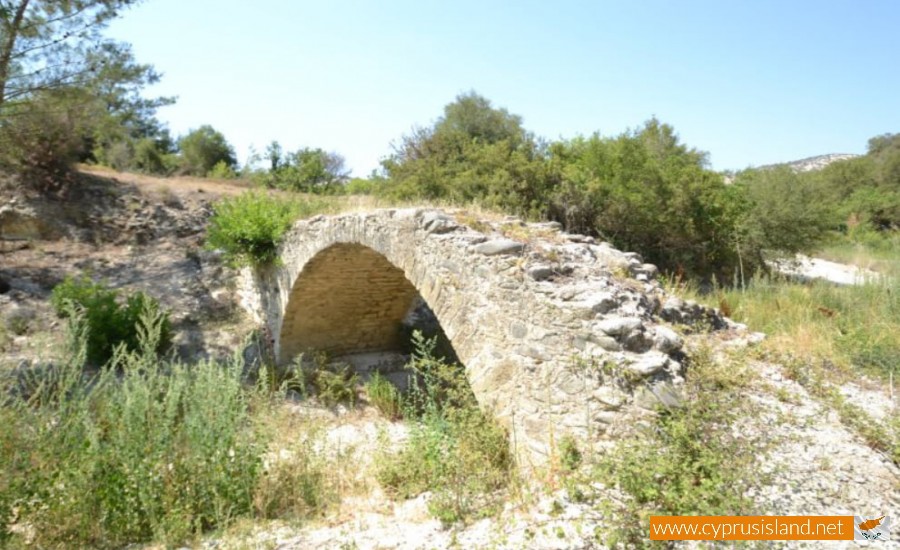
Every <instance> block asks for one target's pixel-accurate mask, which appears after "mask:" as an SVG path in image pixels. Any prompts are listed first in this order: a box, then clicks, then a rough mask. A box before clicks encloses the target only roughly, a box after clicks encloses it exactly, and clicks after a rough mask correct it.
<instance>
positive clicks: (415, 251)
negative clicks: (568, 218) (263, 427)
mask: <svg viewBox="0 0 900 550" xmlns="http://www.w3.org/2000/svg"><path fill="white" fill-rule="evenodd" d="M506 223H512V224H514V225H513V227H514V228H515V233H516V234H517V235H520V236H522V237H524V238H522V239H521V240H518V241H514V240H510V239H508V238H504V237H503V236H502V235H501V234H500V231H501V230H502V225H501V223H487V222H481V223H480V225H479V229H481V230H475V229H472V228H470V227H467V226H465V225H463V224H460V223H458V222H457V221H456V220H455V219H454V218H453V217H451V216H450V215H448V214H447V213H445V212H442V211H437V210H425V209H391V210H378V211H373V212H361V213H351V214H341V215H336V216H317V217H314V218H311V219H308V220H302V221H299V222H297V223H296V224H295V225H294V227H293V228H292V229H291V231H289V232H288V233H287V234H286V235H285V238H284V241H283V244H282V245H281V247H280V250H279V258H280V261H279V263H278V265H275V266H271V267H268V268H265V269H261V270H250V269H246V270H244V271H243V273H242V282H241V290H240V292H241V294H242V297H241V301H242V304H243V305H244V307H245V308H246V309H248V310H249V311H251V312H252V313H253V314H255V315H256V317H257V318H258V320H259V321H261V322H262V323H264V325H265V326H266V327H267V329H268V333H269V336H270V338H271V343H272V344H273V347H274V353H275V356H276V359H277V360H278V361H280V362H286V361H289V360H290V359H291V358H292V356H293V355H294V354H296V353H298V352H300V351H303V348H305V347H309V348H316V349H323V350H326V351H332V352H337V353H352V352H357V351H365V350H377V349H379V348H389V347H392V346H395V345H396V344H397V340H396V338H397V336H398V332H397V324H398V323H399V321H400V320H401V319H402V316H403V315H405V314H406V312H407V311H408V309H409V305H410V303H411V302H412V300H413V299H414V298H415V297H416V295H420V296H421V297H422V299H424V300H425V302H426V303H427V304H428V305H429V306H430V307H431V310H432V311H433V312H434V314H435V316H436V317H437V319H438V322H439V323H440V325H441V328H442V329H443V331H444V333H445V335H446V336H447V338H448V339H449V341H450V342H451V344H452V347H453V350H454V351H455V353H456V355H457V356H458V358H459V359H460V360H461V362H462V363H463V364H464V365H465V368H466V375H467V378H468V379H469V383H470V385H471V387H472V390H473V392H474V393H475V396H476V398H477V399H478V401H479V403H480V404H481V405H482V406H484V407H488V408H490V409H491V410H492V412H493V413H494V415H495V416H496V417H497V418H498V419H499V420H500V421H501V422H502V423H503V424H505V425H506V427H507V428H508V429H509V430H510V435H511V440H512V444H513V447H514V452H515V453H516V454H517V455H518V456H519V458H520V459H524V460H525V463H526V464H539V463H541V462H543V461H544V460H546V458H547V457H548V456H549V455H550V454H551V453H552V448H553V442H554V440H557V441H558V438H559V437H560V436H561V435H563V434H566V433H568V434H572V435H575V436H576V437H583V438H585V439H588V440H590V441H597V440H602V439H609V438H611V437H616V436H617V435H618V434H621V433H627V432H628V431H629V429H630V427H631V426H632V425H633V424H634V423H635V422H637V421H638V420H639V419H640V418H641V417H643V416H646V415H648V414H653V413H652V412H651V411H653V410H654V409H655V407H656V406H658V404H659V402H660V401H662V402H663V403H665V404H666V405H667V406H671V405H672V403H674V402H676V401H677V391H676V389H675V388H676V387H677V384H678V382H679V380H680V379H681V365H680V364H679V362H678V357H680V349H681V347H682V344H681V341H680V337H679V336H678V335H677V334H675V333H674V332H673V331H672V330H671V329H668V328H666V327H664V326H659V323H660V320H659V317H658V316H661V317H664V318H666V319H670V320H677V322H679V323H687V322H691V319H695V318H700V317H702V318H704V319H706V320H707V321H710V320H711V321H713V324H716V323H721V322H722V321H721V318H720V317H718V316H717V315H716V314H715V312H711V311H710V310H706V309H704V308H701V307H699V306H697V305H696V304H685V303H683V302H681V301H680V300H675V299H672V298H671V297H668V296H666V295H665V293H664V291H663V290H662V289H661V288H660V285H659V284H657V283H656V282H655V281H654V280H653V276H654V274H655V268H654V267H653V266H650V265H648V264H642V263H641V260H640V258H639V257H638V256H637V255H636V254H631V253H623V252H620V251H618V250H615V249H613V248H612V247H611V246H610V245H608V244H607V243H596V242H594V241H593V240H592V239H590V238H588V237H583V236H578V235H566V234H563V233H561V232H559V228H558V227H554V226H552V225H548V224H533V225H527V224H524V223H521V222H518V221H512V222H506ZM523 241H527V242H523ZM623 273H625V274H630V276H631V277H630V278H627V279H622V278H621V277H622V274H623ZM617 373H619V374H617ZM623 380H625V381H627V383H625V384H623V383H622V381H623Z"/></svg>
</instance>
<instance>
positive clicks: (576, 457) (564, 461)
mask: <svg viewBox="0 0 900 550" xmlns="http://www.w3.org/2000/svg"><path fill="white" fill-rule="evenodd" d="M558 450H559V464H560V466H562V468H563V470H565V471H567V472H574V471H575V470H577V469H578V467H579V466H581V462H582V459H583V458H584V457H583V456H582V454H581V449H579V448H578V442H577V441H575V438H574V437H572V436H571V435H566V436H565V437H563V438H562V439H561V440H560V441H559V449H558Z"/></svg>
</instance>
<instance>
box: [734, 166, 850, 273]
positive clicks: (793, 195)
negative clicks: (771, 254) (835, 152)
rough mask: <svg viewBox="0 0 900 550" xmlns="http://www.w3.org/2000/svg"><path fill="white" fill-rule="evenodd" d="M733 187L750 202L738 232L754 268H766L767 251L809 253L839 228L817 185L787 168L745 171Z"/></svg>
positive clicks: (743, 249)
mask: <svg viewBox="0 0 900 550" xmlns="http://www.w3.org/2000/svg"><path fill="white" fill-rule="evenodd" d="M733 185H734V186H735V187H737V188H739V189H740V191H741V192H743V193H744V196H745V198H746V200H747V206H746V208H745V210H744V212H742V214H741V216H740V223H739V228H738V229H739V232H740V244H741V246H742V252H743V253H744V254H746V255H747V256H748V257H749V258H750V259H751V260H753V262H752V263H751V264H749V265H751V267H753V268H755V267H760V266H761V265H762V252H763V250H765V249H768V250H778V251H782V252H789V253H794V252H798V251H802V250H809V249H810V248H812V247H813V246H815V245H816V244H818V243H820V242H821V241H822V240H823V238H824V237H825V236H826V234H827V231H828V230H829V229H831V228H833V227H836V226H837V222H838V220H837V218H836V217H835V216H834V214H833V209H832V205H830V204H828V203H826V202H824V201H823V200H822V198H821V191H820V189H819V188H818V186H817V185H815V182H814V181H813V180H812V179H810V178H809V177H806V176H805V175H804V174H800V173H797V172H794V171H793V170H791V169H790V168H788V167H786V166H785V167H775V168H768V169H765V170H747V171H744V172H742V173H740V174H738V175H737V177H736V178H735V181H734V184H733Z"/></svg>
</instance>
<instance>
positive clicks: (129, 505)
mask: <svg viewBox="0 0 900 550" xmlns="http://www.w3.org/2000/svg"><path fill="white" fill-rule="evenodd" d="M140 324H141V326H144V327H145V330H144V331H143V332H142V336H141V338H140V342H139V345H138V347H137V349H135V350H131V351H126V352H123V353H118V354H116V355H115V357H114V359H113V360H112V361H111V362H110V363H109V364H107V365H106V366H104V367H103V368H102V369H101V371H100V373H99V374H98V375H96V376H95V377H94V378H93V379H92V380H90V381H87V380H85V379H84V378H83V376H82V367H83V362H84V355H85V348H86V347H87V345H88V339H87V333H88V332H89V330H88V328H87V322H86V319H83V318H82V317H80V316H76V317H75V318H73V319H72V321H71V326H72V327H73V334H74V338H73V341H74V342H75V343H76V344H77V345H76V346H74V347H73V348H72V350H71V353H70V355H69V357H68V358H67V359H66V360H64V361H61V362H60V363H58V364H57V365H56V369H55V371H54V373H55V375H54V376H53V377H52V383H50V382H51V381H50V380H49V379H48V380H47V381H45V383H43V384H41V385H40V386H39V388H38V391H37V392H36V393H35V394H34V395H33V396H32V397H31V398H30V400H29V402H27V403H26V402H23V401H19V400H10V401H7V402H4V403H0V421H2V422H0V463H2V464H3V468H0V540H2V537H4V536H5V537H6V538H7V539H8V542H11V543H12V546H13V547H20V546H21V545H23V544H24V540H22V539H20V538H19V539H17V538H15V537H20V536H22V535H13V534H11V533H9V532H8V531H9V529H8V528H9V527H10V521H13V522H15V523H16V524H17V525H20V526H26V525H27V526H29V530H30V531H31V532H32V533H33V537H34V540H33V542H31V543H30V544H32V545H33V546H35V547H41V548H62V547H68V548H88V547H89V548H121V547H124V546H126V545H128V544H131V543H140V542H146V541H150V540H155V541H157V542H161V543H164V544H166V545H167V546H174V545H177V544H178V543H181V542H184V541H185V540H186V539H189V538H191V537H193V536H194V535H195V534H198V533H200V532H202V531H206V530H209V529H214V528H217V527H221V526H224V525H226V524H227V523H228V522H229V521H230V520H231V519H233V518H235V517H238V516H241V515H247V514H250V513H252V510H253V501H254V491H255V488H256V487H257V484H258V481H259V477H260V473H261V466H262V456H263V452H264V451H265V449H266V446H267V440H266V438H265V435H266V433H265V431H259V430H255V429H254V425H255V423H254V420H253V417H252V416H251V412H253V413H254V414H258V415H259V416H260V417H261V418H265V417H267V416H268V415H270V413H271V411H270V410H269V409H268V408H267V407H268V405H267V404H268V403H272V401H270V400H268V399H267V398H266V397H265V396H264V395H262V394H260V393H258V392H255V391H254V390H252V389H250V390H246V389H244V388H243V387H242V383H241V373H242V365H241V364H240V362H239V361H238V360H234V361H232V362H229V363H226V364H224V365H222V364H216V363H213V362H200V363H197V364H192V365H185V364H182V363H178V362H171V363H169V362H162V361H160V360H159V359H158V358H157V356H156V354H155V353H153V351H152V350H154V349H156V348H158V346H159V341H160V337H161V334H162V332H163V330H164V329H163V324H164V319H163V316H162V315H161V314H159V313H158V312H157V313H156V314H155V315H154V314H151V313H146V314H145V316H144V317H142V318H141V322H140ZM4 391H5V389H4ZM12 510H15V515H14V516H13V512H12ZM9 539H11V540H9ZM16 543H18V544H16Z"/></svg>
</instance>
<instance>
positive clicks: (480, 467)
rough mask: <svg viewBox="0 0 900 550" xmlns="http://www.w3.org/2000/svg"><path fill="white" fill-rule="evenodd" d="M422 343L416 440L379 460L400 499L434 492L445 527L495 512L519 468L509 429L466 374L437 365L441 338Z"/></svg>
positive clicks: (380, 474) (409, 406) (433, 503)
mask: <svg viewBox="0 0 900 550" xmlns="http://www.w3.org/2000/svg"><path fill="white" fill-rule="evenodd" d="M415 338H416V342H415V343H416V349H417V351H416V354H415V355H414V357H413V359H412V360H411V362H410V365H409V367H410V368H411V369H412V370H413V371H414V372H416V373H417V375H418V377H419V378H420V380H421V384H414V385H413V386H412V387H411V389H410V392H409V396H408V398H407V399H406V400H405V403H404V416H405V417H406V418H409V419H412V420H413V425H412V429H411V433H410V437H409V439H408V441H407V443H406V444H405V446H404V447H403V448H402V449H400V450H399V451H397V452H394V453H391V452H387V453H384V454H383V455H381V456H379V457H378V459H377V471H376V477H377V479H378V481H379V482H380V483H381V484H382V485H383V486H384V487H385V488H386V489H388V490H389V491H390V492H391V493H393V494H394V495H395V496H398V497H400V498H409V497H413V496H415V495H417V494H420V493H422V492H424V491H432V493H433V494H432V498H431V500H429V503H428V509H429V511H430V513H431V514H432V515H433V516H434V517H436V518H438V519H440V520H441V521H442V522H445V523H452V522H456V521H461V520H465V519H469V518H473V517H482V516H485V515H488V514H491V513H494V512H496V511H497V510H498V508H499V505H500V503H501V501H502V493H503V489H505V488H506V487H507V485H508V483H509V480H510V478H511V472H512V468H513V460H512V456H511V454H510V451H509V439H508V437H507V434H506V431H505V430H503V429H502V428H501V427H499V426H498V425H497V424H496V423H495V422H494V421H493V419H492V418H491V417H490V416H489V415H487V414H485V413H484V412H482V411H481V410H480V409H479V408H478V403H477V401H476V400H475V396H474V395H473V394H472V390H471V389H470V388H469V385H468V382H467V381H466V378H465V372H464V371H463V369H462V368H461V367H460V366H458V365H449V364H447V363H446V362H444V361H443V360H440V359H436V358H435V357H434V355H433V353H432V352H433V350H434V346H435V345H436V343H435V341H434V340H430V341H427V340H425V339H424V338H423V337H422V336H421V333H415Z"/></svg>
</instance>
